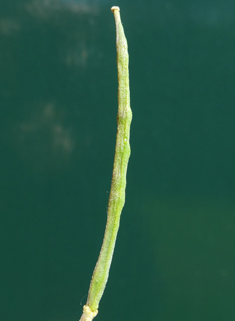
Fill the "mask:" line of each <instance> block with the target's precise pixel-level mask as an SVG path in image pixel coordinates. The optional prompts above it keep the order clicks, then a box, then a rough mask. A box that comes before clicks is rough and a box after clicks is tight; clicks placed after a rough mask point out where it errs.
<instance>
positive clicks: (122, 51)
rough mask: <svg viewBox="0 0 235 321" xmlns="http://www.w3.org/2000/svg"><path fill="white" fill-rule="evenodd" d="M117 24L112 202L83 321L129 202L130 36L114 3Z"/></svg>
mask: <svg viewBox="0 0 235 321" xmlns="http://www.w3.org/2000/svg"><path fill="white" fill-rule="evenodd" d="M111 11H112V12H113V14H114V19H115V24H116V49H117V70H118V115H117V136H116V147H115V156H114V164H113V175H112V183H111V190H110V195H109V202H108V215H107V223H106V228H105V234H104V239H103V244H102V247H101V251H100V255H99V258H98V261H97V263H96V266H95V269H94V272H93V275H92V279H91V283H90V288H89V292H88V299H87V302H86V305H84V307H83V314H82V316H81V319H80V321H91V320H92V319H93V318H94V317H95V316H96V315H97V313H98V307H99V302H100V299H101V297H102V295H103V293H104V289H105V286H106V283H107V280H108V276H109V269H110V265H111V262H112V257H113V252H114V247H115V242H116V238H117V232H118V228H119V222H120V216H121V212H122V208H123V206H124V203H125V190H126V174H127V166H128V161H129V157H130V143H129V138H130V125H131V120H132V111H131V108H130V90H129V55H128V49H127V40H126V37H125V34H124V30H123V26H122V23H121V18H120V9H119V7H112V8H111Z"/></svg>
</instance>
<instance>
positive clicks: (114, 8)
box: [111, 6, 120, 12]
mask: <svg viewBox="0 0 235 321" xmlns="http://www.w3.org/2000/svg"><path fill="white" fill-rule="evenodd" d="M115 10H118V11H120V8H119V7H117V6H113V7H112V8H111V11H112V12H114V11H115Z"/></svg>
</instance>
